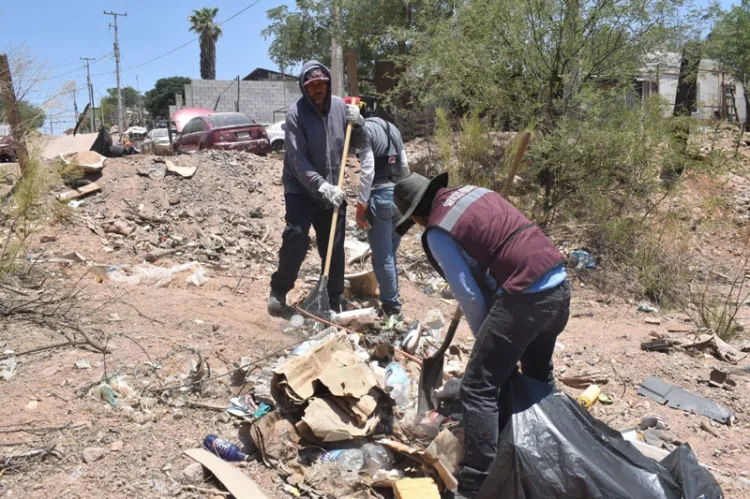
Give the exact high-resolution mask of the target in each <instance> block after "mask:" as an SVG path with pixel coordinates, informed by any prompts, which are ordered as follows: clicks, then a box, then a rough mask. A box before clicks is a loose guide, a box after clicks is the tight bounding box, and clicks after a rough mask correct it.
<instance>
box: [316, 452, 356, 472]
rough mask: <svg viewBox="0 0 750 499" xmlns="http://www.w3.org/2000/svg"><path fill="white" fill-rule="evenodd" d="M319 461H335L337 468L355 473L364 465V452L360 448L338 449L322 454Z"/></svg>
mask: <svg viewBox="0 0 750 499" xmlns="http://www.w3.org/2000/svg"><path fill="white" fill-rule="evenodd" d="M320 462H321V463H335V464H336V465H337V466H338V467H339V468H341V469H342V470H344V471H348V472H351V473H357V472H359V470H361V469H362V468H363V467H364V465H365V454H364V452H362V450H361V449H338V450H331V451H328V452H326V453H325V454H323V456H321V458H320Z"/></svg>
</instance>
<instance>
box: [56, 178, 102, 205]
mask: <svg viewBox="0 0 750 499" xmlns="http://www.w3.org/2000/svg"><path fill="white" fill-rule="evenodd" d="M100 190H102V188H101V187H100V186H99V185H98V184H96V183H95V182H94V183H91V184H88V185H84V186H83V187H80V188H78V189H73V190H72V191H68V192H63V193H62V194H60V195H59V196H57V199H59V200H60V201H70V200H73V199H78V198H82V197H84V196H88V195H89V194H91V193H92V192H97V191H100Z"/></svg>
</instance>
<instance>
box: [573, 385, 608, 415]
mask: <svg viewBox="0 0 750 499" xmlns="http://www.w3.org/2000/svg"><path fill="white" fill-rule="evenodd" d="M601 393H602V391H601V390H600V389H599V385H590V386H589V387H588V388H586V390H584V391H583V393H582V394H580V395H579V396H578V403H579V404H581V405H582V406H583V407H585V408H587V409H588V408H589V407H591V406H592V405H594V403H595V402H596V401H597V400H599V394H601Z"/></svg>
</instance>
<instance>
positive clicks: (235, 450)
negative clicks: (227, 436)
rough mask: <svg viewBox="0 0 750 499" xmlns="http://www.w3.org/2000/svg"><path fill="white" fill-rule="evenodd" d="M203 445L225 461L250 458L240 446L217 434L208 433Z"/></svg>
mask: <svg viewBox="0 0 750 499" xmlns="http://www.w3.org/2000/svg"><path fill="white" fill-rule="evenodd" d="M203 447H205V448H206V450H208V451H210V452H213V453H214V454H216V455H217V456H219V457H220V458H222V459H223V460H224V461H246V460H247V459H248V458H249V456H248V455H247V454H245V453H244V452H242V451H241V450H240V448H239V447H237V446H236V445H234V444H232V443H230V442H227V441H226V440H224V439H223V438H219V437H217V436H216V435H206V438H205V439H203Z"/></svg>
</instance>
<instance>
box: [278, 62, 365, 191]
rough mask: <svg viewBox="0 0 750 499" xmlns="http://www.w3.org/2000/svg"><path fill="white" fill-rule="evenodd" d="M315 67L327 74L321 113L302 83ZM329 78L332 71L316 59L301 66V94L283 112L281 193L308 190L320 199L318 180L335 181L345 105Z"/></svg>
mask: <svg viewBox="0 0 750 499" xmlns="http://www.w3.org/2000/svg"><path fill="white" fill-rule="evenodd" d="M314 68H320V69H321V70H322V71H323V72H324V73H325V74H326V76H328V78H329V82H328V83H329V84H328V95H327V97H326V103H325V111H324V112H323V113H321V112H320V111H318V108H317V107H315V104H314V103H313V101H312V99H311V98H310V96H309V95H308V93H307V89H306V88H305V86H304V80H305V74H306V73H307V72H308V71H310V70H311V69H314ZM330 78H331V71H330V70H329V69H328V68H327V67H325V66H324V65H322V64H321V63H319V62H318V61H309V62H306V63H305V64H304V66H302V72H301V73H300V75H299V88H300V90H301V91H302V96H301V97H300V98H299V99H297V101H296V102H295V103H294V104H292V106H291V107H290V108H289V111H288V112H287V114H286V127H285V134H284V141H285V146H286V151H285V152H284V173H283V175H282V182H283V183H284V193H285V194H307V195H310V196H312V197H313V198H315V199H316V200H319V202H321V201H320V198H319V195H318V189H319V188H320V186H321V184H322V183H323V182H328V183H329V184H333V185H336V184H337V183H338V175H339V169H340V167H341V154H342V153H343V149H344V139H345V136H346V105H345V104H344V101H343V100H342V99H341V98H340V97H336V96H332V95H331V85H330ZM352 135H353V136H354V134H352ZM352 147H353V146H352ZM353 150H354V149H352V151H353Z"/></svg>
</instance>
